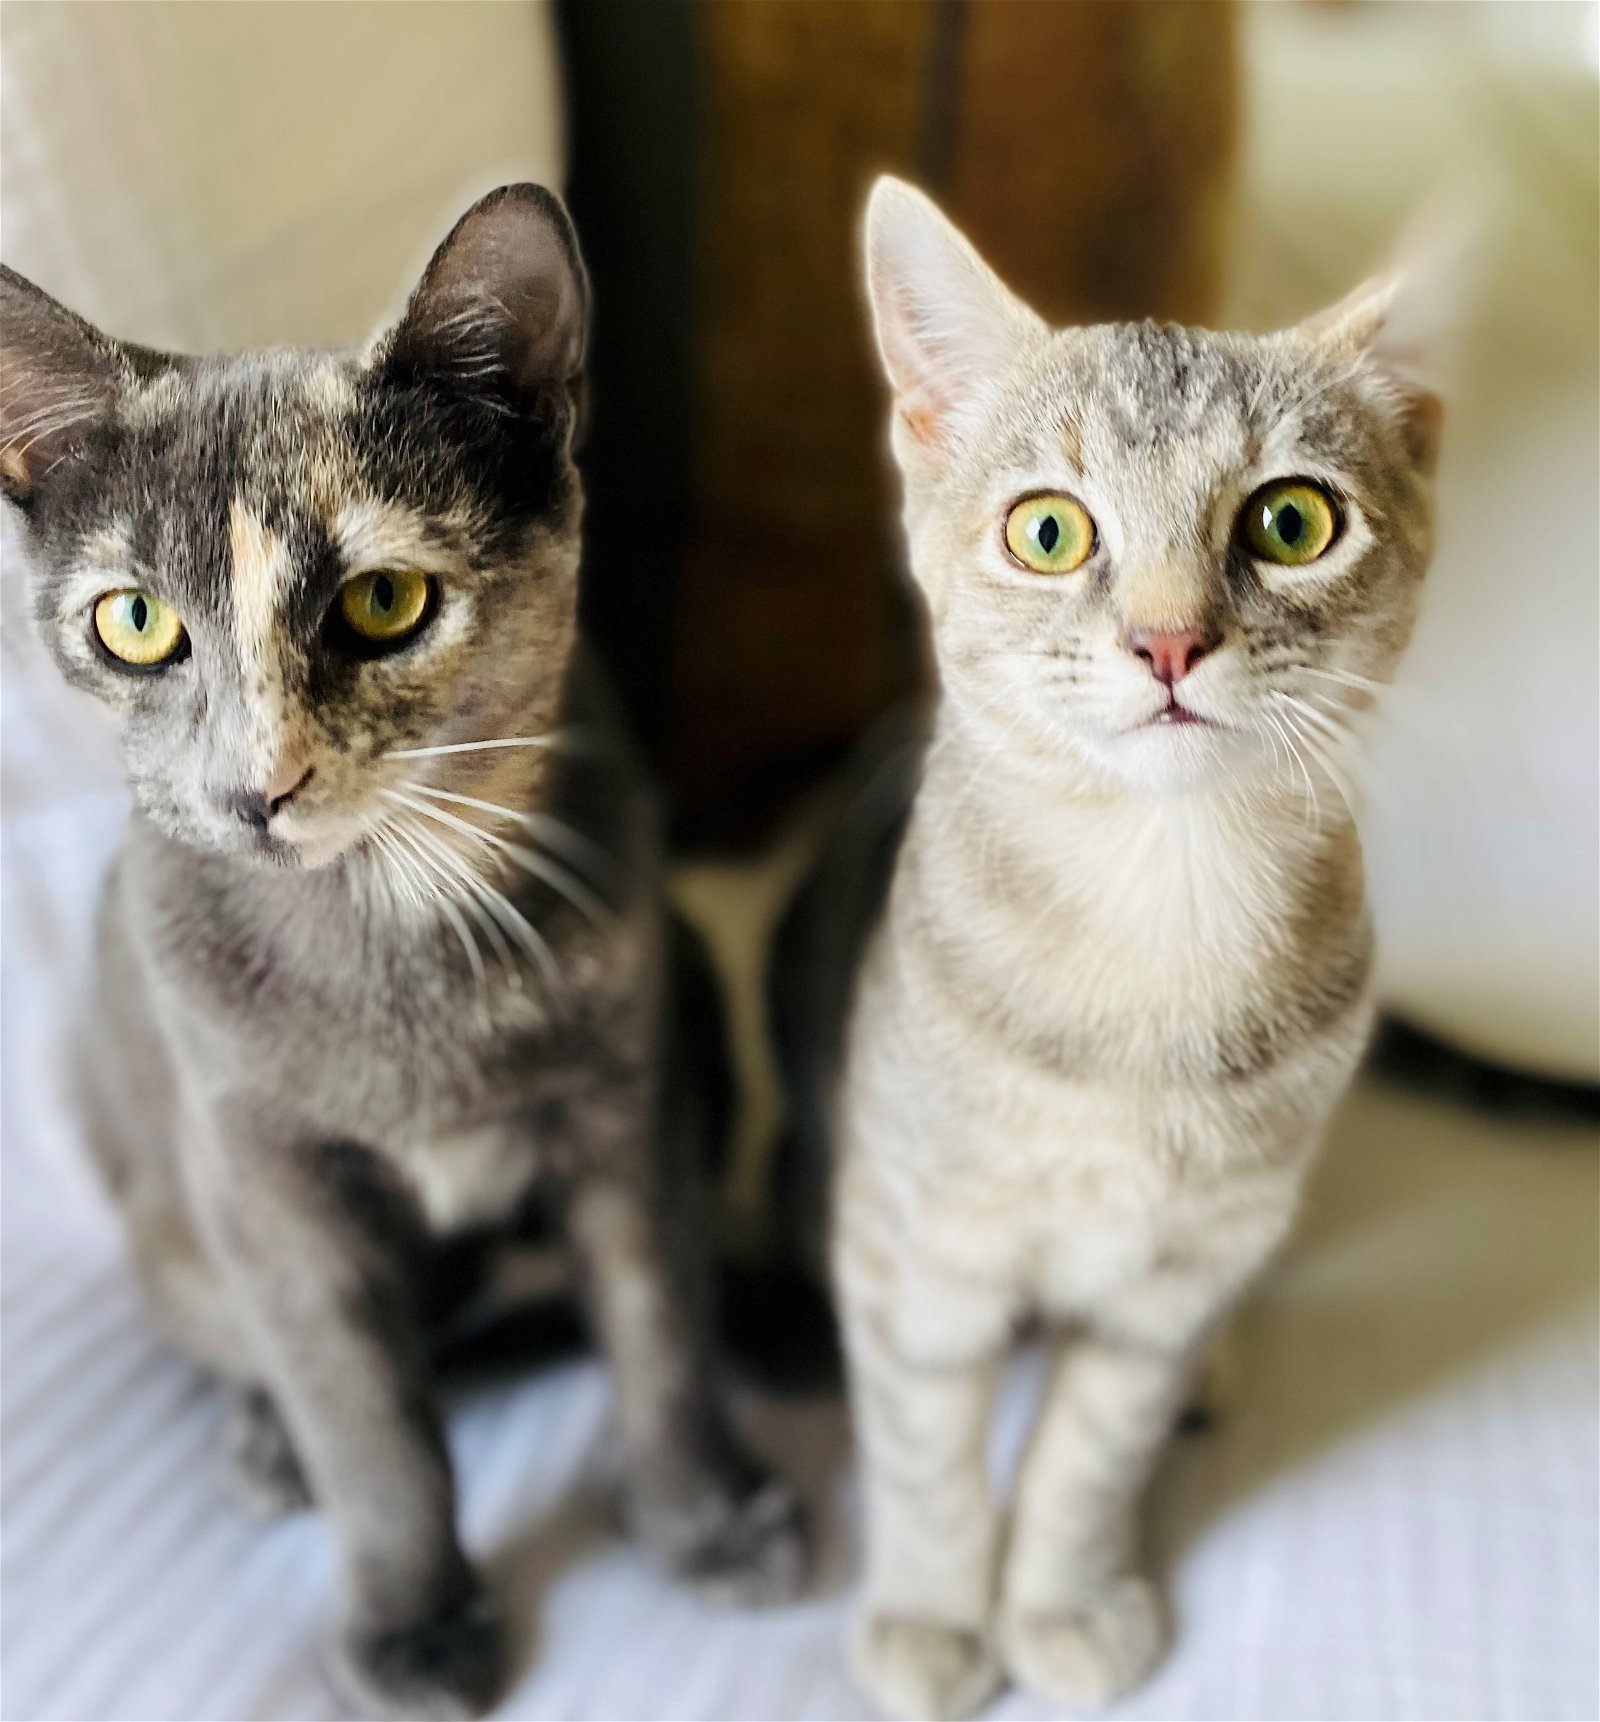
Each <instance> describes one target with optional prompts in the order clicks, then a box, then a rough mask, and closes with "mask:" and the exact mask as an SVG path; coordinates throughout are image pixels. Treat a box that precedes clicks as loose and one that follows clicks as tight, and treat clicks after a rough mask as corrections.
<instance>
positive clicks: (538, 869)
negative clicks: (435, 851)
mask: <svg viewBox="0 0 1600 1722" xmlns="http://www.w3.org/2000/svg"><path fill="white" fill-rule="evenodd" d="M383 794H384V795H386V796H387V797H388V798H389V799H390V800H391V801H398V802H399V803H400V804H401V805H402V806H403V807H409V808H410V809H411V811H412V812H413V813H420V814H422V815H423V816H424V818H427V819H434V820H437V821H438V822H439V823H440V824H441V825H447V826H449V827H450V828H451V829H452V830H454V831H459V832H460V833H461V834H462V835H463V836H464V837H470V838H471V839H472V840H473V841H474V842H476V843H480V844H483V845H484V846H486V847H488V848H490V849H494V850H497V851H498V852H499V853H500V854H502V855H505V856H508V857H509V858H510V859H511V860H513V861H515V862H516V863H517V865H518V866H519V867H521V868H522V869H523V870H524V871H525V872H527V873H529V874H531V875H532V876H533V877H534V878H535V879H539V880H542V881H543V882H544V883H545V884H546V885H548V886H549V887H550V889H551V890H552V891H555V892H556V893H557V894H558V895H560V896H562V897H565V898H566V900H567V901H568V902H569V903H570V904H571V905H572V906H573V908H575V909H576V910H577V911H578V912H579V914H581V915H584V916H586V917H587V918H588V919H589V920H590V921H592V922H594V923H595V924H596V925H597V926H598V925H599V924H601V923H602V922H604V921H605V920H606V919H608V918H609V914H610V911H609V910H608V909H607V908H606V906H605V904H604V903H602V902H601V901H600V899H599V898H598V897H596V896H595V894H594V893H593V892H592V891H591V890H589V888H588V887H587V886H586V885H585V884H584V883H583V882H582V880H580V879H575V878H574V877H573V876H572V874H571V873H569V872H568V871H567V869H566V868H565V867H563V866H561V865H560V863H559V862H556V861H552V860H550V859H549V857H548V856H545V855H540V854H539V853H538V852H537V851H536V850H533V849H527V848H524V846H523V845H522V844H520V843H512V842H510V841H508V840H507V839H506V838H504V837H499V836H497V835H496V834H495V833H494V832H492V831H485V830H484V828H483V827H482V826H481V825H474V824H473V823H472V822H471V821H470V820H467V819H462V818H459V817H458V816H457V815H456V814H454V813H450V812H447V811H446V810H445V809H444V808H442V807H431V806H429V804H428V803H427V802H425V801H418V800H417V799H416V798H415V797H413V796H410V795H407V794H406V793H405V791H404V790H399V789H386V790H384V791H383Z"/></svg>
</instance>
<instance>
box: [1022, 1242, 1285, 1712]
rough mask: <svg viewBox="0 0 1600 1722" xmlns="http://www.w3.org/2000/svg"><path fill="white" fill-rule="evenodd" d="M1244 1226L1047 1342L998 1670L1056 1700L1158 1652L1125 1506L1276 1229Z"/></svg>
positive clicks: (1071, 1701)
mask: <svg viewBox="0 0 1600 1722" xmlns="http://www.w3.org/2000/svg"><path fill="white" fill-rule="evenodd" d="M1251 1230H1252V1231H1253V1234H1254V1235H1251V1236H1249V1237H1246V1238H1244V1239H1239V1238H1237V1237H1234V1238H1230V1239H1229V1240H1228V1242H1229V1243H1230V1244H1231V1245H1232V1246H1233V1247H1232V1248H1230V1249H1223V1248H1220V1247H1219V1251H1218V1254H1217V1256H1216V1257H1214V1258H1212V1259H1209V1260H1205V1261H1200V1260H1194V1261H1191V1262H1189V1263H1188V1264H1187V1265H1186V1266H1185V1267H1183V1268H1181V1269H1178V1268H1174V1269H1170V1270H1165V1271H1162V1272H1160V1273H1157V1274H1153V1275H1151V1276H1149V1277H1148V1278H1147V1279H1146V1280H1144V1281H1142V1282H1140V1283H1139V1284H1137V1285H1135V1286H1133V1287H1129V1288H1126V1289H1125V1290H1124V1291H1123V1292H1122V1293H1120V1294H1119V1296H1118V1299H1117V1301H1116V1303H1115V1305H1114V1306H1112V1307H1110V1308H1108V1309H1107V1310H1106V1311H1105V1312H1104V1313H1103V1314H1102V1315H1101V1316H1100V1317H1099V1318H1097V1319H1091V1321H1090V1322H1089V1323H1088V1324H1087V1325H1086V1326H1084V1327H1083V1328H1081V1329H1080V1330H1078V1331H1076V1332H1074V1333H1073V1334H1072V1335H1071V1336H1069V1337H1067V1338H1065V1339H1063V1340H1062V1341H1061V1343H1060V1345H1059V1347H1058V1349H1057V1353H1056V1357H1055V1360H1054V1364H1053V1367H1052V1370H1051V1376H1050V1382H1049V1386H1048V1389H1047V1391H1046V1395H1045V1402H1044V1406H1043V1409H1042V1411H1041V1412H1040V1415H1039V1419H1038V1422H1037V1423H1036V1425H1035V1427H1034V1431H1033V1435H1032V1438H1031V1440H1030V1443H1029V1447H1028V1451H1027V1453H1026V1455H1025V1457H1024V1460H1023V1466H1022V1473H1021V1477H1020V1479H1019V1483H1018V1488H1017V1498H1016V1503H1015V1507H1014V1509H1013V1515H1012V1524H1011V1535H1010V1540H1009V1544H1008V1547H1007V1551H1006V1560H1005V1570H1004V1574H1003V1578H1002V1594H1001V1606H1000V1626H999V1639H1000V1648H1001V1652H1002V1654H1003V1656H1004V1658H1005V1661H1006V1666H1007V1669H1008V1670H1009V1672H1010V1673H1011V1675H1012V1677H1013V1678H1014V1679H1015V1680H1016V1681H1017V1682H1018V1683H1019V1684H1021V1685H1023V1686H1027V1687H1029V1688H1031V1689H1032V1690H1034V1691H1036V1692H1039V1693H1042V1694H1044V1695H1045V1696H1046V1697H1048V1698H1051V1699H1053V1700H1054V1701H1055V1702H1057V1703H1061V1704H1068V1705H1080V1704H1083V1705H1098V1704H1104V1703H1106V1702H1107V1701H1109V1700H1110V1699H1112V1698H1114V1697H1116V1696H1117V1695H1118V1694H1119V1693H1122V1692H1125V1691H1127V1690H1128V1689H1129V1688H1131V1687H1133V1686H1135V1685H1137V1684H1138V1683H1139V1681H1141V1680H1142V1679H1143V1678H1144V1677H1145V1676H1146V1675H1147V1674H1149V1673H1150V1671H1151V1670H1152V1669H1153V1668H1154V1667H1155V1665H1156V1663H1157V1662H1158V1661H1159V1660H1160V1657H1161V1654H1162V1652H1163V1650H1164V1649H1165V1647H1166V1643H1167V1637H1168V1628H1167V1621H1166V1614H1165V1610H1164V1608H1163V1605H1162V1599H1161V1596H1160V1594H1159V1591H1158V1590H1157V1588H1156V1586H1155V1585H1154V1584H1153V1583H1152V1581H1151V1580H1150V1578H1149V1577H1148V1575H1147V1574H1146V1572H1145V1570H1144V1565H1143V1559H1142V1549H1141V1542H1140V1534H1139V1505H1140V1501H1141V1497H1142V1495H1143V1491H1144V1485H1145V1482H1146V1480H1147V1478H1148V1476H1149V1474H1150V1470H1151V1468H1152V1466H1153V1465H1154V1463H1155V1460H1156V1457H1157V1455H1158V1454H1159V1453H1160V1451H1161V1449H1162V1447H1163V1446H1164V1444H1165V1442H1166V1440H1167V1438H1168V1436H1169V1435H1170V1434H1171V1432H1172V1428H1173V1424H1174V1421H1175V1419H1176V1417H1177V1415H1178V1413H1179V1412H1180V1411H1181V1409H1182V1408H1183V1405H1184V1404H1185V1401H1186V1396H1187V1394H1188V1393H1189V1392H1190V1390H1191V1389H1192V1387H1193V1385H1194V1381H1195V1378H1196V1375H1197V1373H1198V1371H1199V1368H1200V1365H1201V1363H1202V1361H1203V1359H1204V1356H1205V1353H1206V1349H1207V1346H1208V1343H1209V1342H1210V1340H1211V1338H1212V1337H1213V1335H1214V1334H1215V1333H1216V1331H1217V1329H1218V1326H1219V1324H1220V1323H1221V1322H1222V1321H1223V1319H1224V1318H1225V1316H1226V1314H1227V1311H1228V1309H1229V1307H1230V1306H1231V1304H1232V1302H1233V1300H1234V1298H1235V1296H1236V1295H1237V1293H1238V1291H1239V1289H1240V1287H1241V1285H1242V1284H1243V1282H1244V1280H1245V1279H1246V1278H1247V1277H1248V1274H1249V1273H1250V1272H1251V1271H1253V1269H1254V1268H1255V1266H1256V1265H1257V1264H1258V1263H1259V1262H1260V1260H1261V1259H1262V1258H1263V1257H1264V1256H1265V1254H1266V1253H1267V1250H1268V1249H1269V1248H1270V1247H1271V1244H1272V1243H1275V1242H1276V1240H1277V1237H1278V1235H1279V1233H1280V1231H1281V1224H1280V1222H1279V1220H1278V1219H1277V1218H1276V1217H1275V1216H1269V1217H1267V1218H1266V1219H1264V1220H1263V1221H1262V1222H1261V1223H1260V1225H1259V1226H1258V1227H1255V1228H1251Z"/></svg>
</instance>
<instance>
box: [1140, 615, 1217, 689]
mask: <svg viewBox="0 0 1600 1722" xmlns="http://www.w3.org/2000/svg"><path fill="white" fill-rule="evenodd" d="M1221 640H1222V636H1221V634H1219V633H1218V632H1217V630H1216V629H1215V628H1207V627H1193V628H1172V629H1162V628H1130V629H1129V630H1128V650H1129V651H1130V652H1132V653H1133V655H1134V656H1135V657H1136V658H1143V659H1144V661H1145V662H1146V663H1147V664H1148V665H1149V666H1150V673H1151V675H1153V676H1154V677H1155V679H1156V680H1157V681H1158V682H1163V683H1165V684H1166V686H1167V687H1169V688H1170V687H1171V686H1172V684H1173V683H1174V682H1181V681H1182V680H1183V678H1184V677H1185V676H1186V675H1188V673H1189V672H1190V670H1192V669H1193V668H1194V667H1195V665H1196V664H1198V663H1199V662H1200V660H1201V659H1202V658H1203V657H1205V655H1206V654H1207V653H1208V652H1211V651H1214V650H1215V649H1216V647H1217V646H1218V645H1219V644H1220V643H1221Z"/></svg>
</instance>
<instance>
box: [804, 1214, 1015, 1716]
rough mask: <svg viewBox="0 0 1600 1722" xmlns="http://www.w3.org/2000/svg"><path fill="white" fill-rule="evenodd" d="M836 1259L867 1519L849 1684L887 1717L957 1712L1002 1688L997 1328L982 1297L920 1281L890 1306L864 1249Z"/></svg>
mask: <svg viewBox="0 0 1600 1722" xmlns="http://www.w3.org/2000/svg"><path fill="white" fill-rule="evenodd" d="M839 1257H840V1265H839V1272H838V1274H837V1276H836V1283H837V1284H838V1286H839V1288H840V1294H841V1306H842V1315H843V1323H844V1334H845V1350H846V1355H847V1357H848V1360H849V1373H850V1399H851V1411H852V1415H853V1418H854V1422H855V1432H856V1444H857V1450H858V1455H859V1463H860V1472H861V1487H862V1496H863V1507H864V1510H865V1519H866V1576H865V1581H864V1584H863V1587H862V1600H861V1602H860V1604H859V1607H858V1611H857V1615H856V1619H855V1622H854V1626H853V1629H852V1636H851V1660H852V1665H853V1669H854V1672H855V1677H856V1680H857V1682H858V1683H859V1684H860V1685H861V1687H862V1688H863V1689H864V1690H865V1691H866V1692H867V1693H869V1694H870V1695H871V1697H872V1698H873V1699H874V1700H875V1701H876V1702H877V1703H878V1704H879V1705H880V1706H881V1707H882V1708H883V1709H884V1710H886V1711H888V1712H889V1713H890V1714H891V1715H894V1716H904V1717H956V1716H965V1715H968V1714H970V1713H971V1712H972V1711H974V1710H976V1709H978V1708H979V1707H980V1706H981V1705H982V1704H984V1703H985V1702H986V1701H987V1700H988V1699H989V1698H990V1697H992V1696H993V1694H994V1693H995V1691H996V1690H997V1689H998V1688H999V1686H1000V1684H1001V1680H1002V1670H1001V1666H1000V1663H999V1660H998V1658H997V1656H996V1654H995V1650H994V1646H993V1641H992V1634H991V1620H992V1614H993V1609H994V1590H995V1561H996V1555H997V1548H998V1543H999V1527H1000V1521H999V1515H998V1510H997V1508H996V1505H995V1502H994V1499H993V1496H992V1492H991V1490H990V1487H989V1477H988V1466H987V1449H988V1431H989V1422H990V1415H991V1412H992V1409H993V1404H994V1396H995V1390H996V1384H997V1381H998V1377H999V1372H1000V1367H1001V1363H1002V1359H1003V1357H1004V1355H1005V1350H1006V1346H1007V1342H1008V1340H1009V1336H1010V1328H1009V1322H1008V1320H1007V1315H1006V1312H1005V1311H1004V1310H1003V1309H1002V1308H1001V1307H1000V1306H999V1305H998V1303H996V1302H994V1301H992V1300H991V1299H989V1298H987V1297H985V1298H981V1299H974V1297H973V1296H971V1295H963V1288H958V1287H956V1286H953V1285H949V1284H944V1285H940V1284H938V1283H937V1282H935V1281H934V1280H932V1279H930V1280H928V1281H926V1282H919V1283H918V1285H917V1286H915V1287H914V1288H912V1289H909V1290H907V1289H906V1288H905V1287H904V1286H902V1288H901V1290H900V1292H899V1294H898V1295H897V1296H896V1297H895V1298H894V1300H893V1301H892V1302H891V1301H890V1299H889V1297H888V1296H887V1295H886V1287H885V1285H884V1283H883V1281H882V1279H881V1278H880V1271H879V1260H877V1259H874V1256H873V1252H871V1251H869V1250H863V1251H862V1252H860V1259H859V1260H857V1261H855V1262H852V1260H851V1252H850V1250H849V1249H848V1247H846V1248H842V1249H841V1250H840V1252H839ZM906 1315H909V1317H910V1319H909V1320H905V1319H898V1318H899V1317H903V1316H906Z"/></svg>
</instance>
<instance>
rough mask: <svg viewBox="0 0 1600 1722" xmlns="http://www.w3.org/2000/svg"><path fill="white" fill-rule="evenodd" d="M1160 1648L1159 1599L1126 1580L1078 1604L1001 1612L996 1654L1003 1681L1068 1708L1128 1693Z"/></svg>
mask: <svg viewBox="0 0 1600 1722" xmlns="http://www.w3.org/2000/svg"><path fill="white" fill-rule="evenodd" d="M1166 1646H1167V1623H1166V1613H1165V1610H1164V1609H1163V1608H1162V1606H1161V1597H1160V1594H1159V1593H1158V1592H1157V1590H1156V1587H1155V1586H1154V1585H1153V1584H1151V1582H1150V1581H1149V1580H1148V1579H1146V1578H1140V1577H1138V1576H1132V1575H1130V1576H1129V1577H1126V1578H1120V1579H1116V1580H1114V1581H1113V1582H1112V1583H1111V1584H1109V1585H1107V1586H1106V1587H1105V1588H1104V1589H1103V1590H1101V1591H1098V1592H1097V1593H1095V1594H1094V1595H1093V1596H1091V1597H1088V1598H1086V1599H1085V1600H1083V1601H1081V1602H1074V1603H1072V1604H1069V1605H1068V1604H1064V1605H1062V1606H1060V1607H1057V1608H1032V1609H1028V1608H1016V1609H1007V1610H1006V1611H1004V1612H1003V1613H1002V1615H1001V1620H1000V1653H1001V1655H1002V1657H1003V1658H1004V1659H1005V1665H1006V1669H1007V1671H1008V1672H1009V1673H1010V1675H1011V1678H1012V1679H1013V1680H1015V1681H1016V1683H1017V1684H1018V1685H1019V1686H1025V1687H1027V1688H1028V1690H1029V1691H1030V1692H1036V1693H1038V1694H1039V1695H1040V1696H1041V1697H1044V1698H1048V1699H1050V1700H1051V1701H1052V1702H1053V1703H1056V1704H1064V1705H1068V1706H1079V1705H1081V1706H1088V1707H1093V1706H1099V1705H1102V1704H1108V1703H1110V1701H1111V1700H1112V1699H1113V1698H1116V1697H1119V1696H1120V1695H1121V1694H1122V1693H1124V1692H1128V1691H1131V1690H1132V1689H1133V1688H1134V1687H1135V1686H1137V1685H1138V1684H1139V1683H1140V1682H1141V1681H1142V1680H1143V1679H1144V1678H1145V1676H1146V1675H1147V1674H1149V1673H1150V1671H1151V1670H1152V1669H1153V1668H1154V1667H1155V1665H1156V1664H1157V1663H1158V1662H1159V1661H1160V1660H1161V1654H1162V1652H1163V1651H1164V1650H1165V1649H1166Z"/></svg>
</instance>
